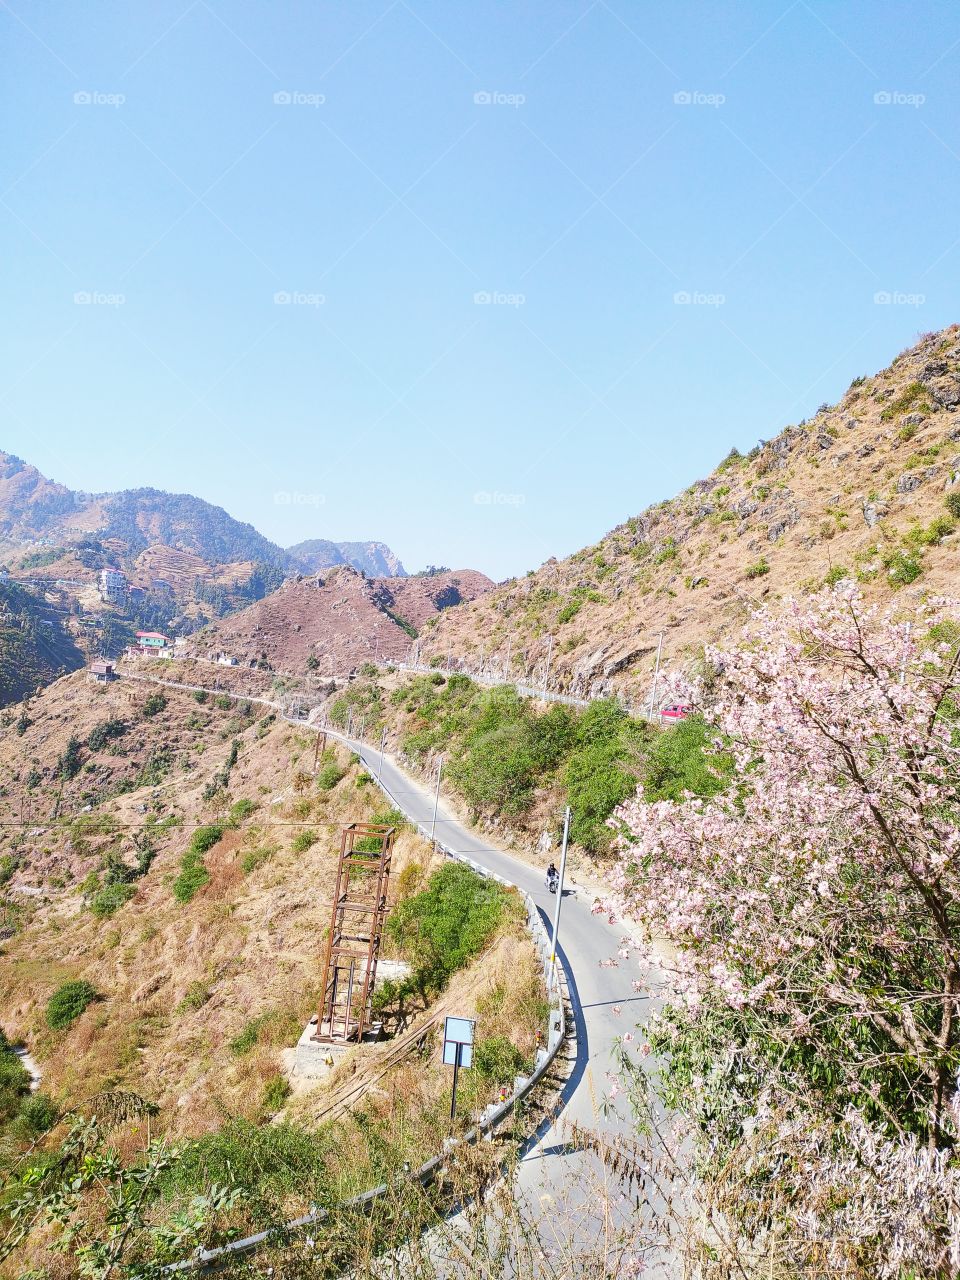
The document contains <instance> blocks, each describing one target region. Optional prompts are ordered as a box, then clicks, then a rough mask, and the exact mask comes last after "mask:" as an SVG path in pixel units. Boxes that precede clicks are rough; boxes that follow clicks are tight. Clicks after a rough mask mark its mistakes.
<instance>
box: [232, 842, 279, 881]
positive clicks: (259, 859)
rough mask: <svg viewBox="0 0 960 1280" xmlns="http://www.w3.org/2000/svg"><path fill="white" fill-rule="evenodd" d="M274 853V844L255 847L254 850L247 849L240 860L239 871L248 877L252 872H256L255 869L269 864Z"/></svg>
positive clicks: (275, 847) (275, 850)
mask: <svg viewBox="0 0 960 1280" xmlns="http://www.w3.org/2000/svg"><path fill="white" fill-rule="evenodd" d="M276 852H277V846H276V845H275V844H263V845H257V847H256V848H255V849H247V850H246V852H245V853H243V854H242V855H241V858H240V869H241V871H242V872H243V874H244V875H245V876H248V875H250V873H251V872H252V871H256V869H257V867H259V866H262V865H263V863H265V862H269V860H270V859H271V858H272V857H273V855H274V854H275V853H276Z"/></svg>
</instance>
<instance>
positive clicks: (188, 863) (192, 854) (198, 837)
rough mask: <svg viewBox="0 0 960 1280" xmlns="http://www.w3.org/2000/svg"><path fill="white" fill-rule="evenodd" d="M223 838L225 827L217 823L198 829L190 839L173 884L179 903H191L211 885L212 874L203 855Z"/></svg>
mask: <svg viewBox="0 0 960 1280" xmlns="http://www.w3.org/2000/svg"><path fill="white" fill-rule="evenodd" d="M222 837H223V827H222V826H220V825H219V824H217V823H211V824H210V825H209V826H205V827H197V829H196V831H194V833H193V835H192V836H191V838H190V844H189V846H188V848H187V851H186V853H185V854H184V855H183V857H182V858H181V859H180V874H179V875H178V876H177V878H176V880H174V882H173V896H174V897H175V898H176V899H177V901H178V902H189V901H190V899H191V898H192V897H193V896H194V894H195V893H197V892H198V890H200V889H202V888H203V886H204V885H205V884H208V883H209V880H210V872H209V871H208V870H207V867H206V864H205V863H204V861H203V855H204V854H205V853H207V852H208V850H210V849H212V848H213V846H214V845H215V844H217V843H218V842H219V841H220V840H221V839H222Z"/></svg>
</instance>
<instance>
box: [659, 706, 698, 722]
mask: <svg viewBox="0 0 960 1280" xmlns="http://www.w3.org/2000/svg"><path fill="white" fill-rule="evenodd" d="M692 714H693V707H689V706H687V705H686V704H685V703H682V702H678V703H676V704H675V705H674V706H672V707H664V708H663V710H662V711H661V712H660V719H661V720H686V718H687V716H689V715H692Z"/></svg>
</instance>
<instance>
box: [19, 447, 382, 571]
mask: <svg viewBox="0 0 960 1280" xmlns="http://www.w3.org/2000/svg"><path fill="white" fill-rule="evenodd" d="M92 535H95V536H96V537H97V538H99V539H100V540H101V541H105V542H112V543H114V544H117V545H115V546H114V548H113V550H114V551H115V552H116V554H117V555H118V556H119V557H120V558H121V559H124V560H126V561H128V562H132V561H133V560H135V559H136V557H137V556H139V555H140V554H141V553H142V552H144V551H146V550H147V549H148V548H150V547H158V546H159V547H165V548H171V549H172V550H174V551H177V552H182V553H185V554H189V555H194V556H199V557H200V559H201V560H202V561H204V562H205V564H206V565H207V566H209V567H210V568H211V569H216V568H218V567H220V566H224V565H236V566H243V571H244V572H246V573H249V571H250V566H252V565H256V564H262V565H269V566H270V567H272V568H274V569H279V570H282V571H284V572H287V573H291V572H308V573H315V572H317V571H318V570H319V569H328V568H331V567H333V566H334V565H338V564H348V565H351V566H352V567H353V568H355V569H358V570H360V571H361V572H363V573H366V574H367V575H368V576H369V577H377V578H382V577H405V576H406V570H405V569H404V567H403V565H402V564H401V563H400V561H399V559H398V558H397V556H396V555H395V554H394V553H393V551H391V549H390V548H389V547H388V546H387V545H386V544H385V543H383V542H339V543H338V542H332V541H329V540H327V539H322V538H316V539H311V540H308V541H306V542H301V543H299V544H298V545H297V546H295V547H291V548H289V549H288V550H284V548H283V547H280V546H278V545H277V544H276V543H275V542H272V541H271V540H270V539H269V538H266V537H264V535H263V534H262V533H260V532H259V531H258V530H257V529H255V528H254V526H253V525H252V524H249V523H247V522H246V521H242V520H237V519H235V518H234V517H233V516H231V515H230V514H229V512H227V511H225V510H224V508H223V507H218V506H216V505H215V504H214V503H212V502H207V501H206V500H205V499H203V498H198V497H195V496H194V495H193V494H190V493H167V492H166V491H165V490H162V489H153V488H140V489H123V490H121V491H119V492H117V493H94V494H91V493H81V492H78V491H75V490H72V489H69V488H67V487H66V485H62V484H59V483H57V482H56V481H53V480H49V479H48V478H47V477H46V476H44V475H43V474H42V473H41V472H40V471H38V470H37V468H36V467H34V466H31V465H30V464H29V463H27V462H24V461H23V459H22V458H18V457H16V456H15V455H14V454H11V453H5V452H4V451H3V450H0V556H2V555H3V553H4V550H5V549H6V550H9V549H12V548H16V547H24V546H28V547H29V546H33V545H35V544H37V543H40V544H41V545H45V546H54V545H55V544H69V543H70V542H71V541H76V540H80V539H83V538H85V537H90V536H92ZM125 567H129V565H127V566H125ZM238 576H240V575H238Z"/></svg>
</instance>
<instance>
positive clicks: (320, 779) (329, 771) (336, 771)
mask: <svg viewBox="0 0 960 1280" xmlns="http://www.w3.org/2000/svg"><path fill="white" fill-rule="evenodd" d="M344 774H345V770H344V769H341V767H340V765H338V764H337V762H336V761H335V760H331V761H330V762H329V763H328V764H325V765H324V766H323V768H322V769H320V770H319V771H318V773H317V790H318V791H332V790H333V788H334V787H335V786H336V785H337V783H338V782H339V781H340V779H341V778H342V777H343V776H344Z"/></svg>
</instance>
